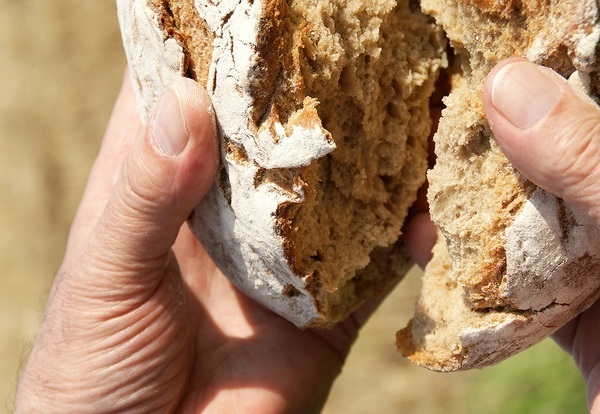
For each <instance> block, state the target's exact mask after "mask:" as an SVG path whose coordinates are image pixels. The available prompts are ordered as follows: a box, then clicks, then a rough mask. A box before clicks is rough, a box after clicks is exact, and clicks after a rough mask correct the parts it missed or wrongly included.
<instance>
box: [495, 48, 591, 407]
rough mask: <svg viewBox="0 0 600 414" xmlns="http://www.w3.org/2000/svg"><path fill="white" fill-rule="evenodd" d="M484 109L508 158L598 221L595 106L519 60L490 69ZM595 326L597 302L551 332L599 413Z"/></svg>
mask: <svg viewBox="0 0 600 414" xmlns="http://www.w3.org/2000/svg"><path fill="white" fill-rule="evenodd" d="M484 108H485V111H486V115H487V118H488V120H489V122H490V124H491V126H492V130H493V132H494V135H495V137H496V139H497V141H498V143H499V145H500V147H501V149H502V150H503V152H504V154H505V155H506V157H507V158H508V159H509V161H510V162H511V163H512V164H513V165H514V166H515V167H516V168H517V169H518V170H519V171H520V172H521V173H522V174H523V175H525V176H526V177H527V178H528V179H530V180H531V181H532V182H534V183H535V184H537V185H539V186H540V187H542V188H544V189H545V190H547V191H549V192H551V193H553V194H555V195H557V196H558V197H561V198H563V199H564V200H565V201H567V202H568V203H570V204H572V205H573V206H575V207H576V208H578V209H579V210H580V211H581V212H583V213H585V214H587V215H588V216H589V217H590V218H592V219H593V220H594V221H595V223H596V225H597V226H598V227H600V108H598V106H597V105H596V104H595V103H594V102H593V101H592V100H591V99H589V98H587V97H585V96H583V95H582V94H578V93H576V92H575V91H574V90H573V89H572V88H571V87H570V85H569V84H568V83H567V82H566V81H565V79H563V78H562V77H560V76H559V75H558V74H556V73H555V72H553V71H551V70H549V69H545V68H541V67H538V66H535V65H533V64H531V63H528V62H525V61H523V60H521V59H509V60H507V61H503V62H501V63H500V64H499V65H498V66H497V67H496V68H495V69H494V70H493V71H492V72H491V73H490V74H489V76H488V78H487V80H486V84H485V92H484ZM599 276H600V275H589V277H599ZM598 332H600V302H599V303H596V304H595V305H594V306H592V307H591V308H590V309H588V310H587V311H585V312H583V313H582V314H580V315H579V316H578V317H577V318H576V319H575V320H573V321H572V322H570V323H569V324H568V325H567V326H565V327H564V328H562V329H561V330H560V331H559V332H557V333H556V334H555V335H554V338H555V340H556V341H557V342H558V343H559V344H560V345H561V346H562V347H563V348H564V349H565V350H566V351H568V352H570V353H571V354H572V355H573V357H574V359H575V362H576V363H577V365H578V367H579V369H580V370H581V372H582V374H583V377H584V379H585V381H586V384H587V390H588V403H589V406H590V409H591V412H592V413H600V335H598Z"/></svg>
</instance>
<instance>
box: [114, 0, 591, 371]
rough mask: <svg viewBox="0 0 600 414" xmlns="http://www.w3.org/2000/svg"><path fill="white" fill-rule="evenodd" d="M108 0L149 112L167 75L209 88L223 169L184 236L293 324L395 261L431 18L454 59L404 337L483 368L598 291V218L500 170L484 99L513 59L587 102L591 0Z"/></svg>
mask: <svg viewBox="0 0 600 414" xmlns="http://www.w3.org/2000/svg"><path fill="white" fill-rule="evenodd" d="M117 4H118V6H119V18H120V22H121V27H122V32H123V39H124V44H125V50H126V52H127V56H128V60H129V64H130V67H131V73H132V76H133V78H134V79H135V85H136V86H137V93H138V97H139V103H140V108H141V113H142V116H143V118H144V119H147V118H148V117H149V116H150V113H151V110H152V108H153V106H154V103H155V101H156V99H157V97H158V95H159V94H160V93H161V91H162V90H163V88H164V87H165V86H166V85H168V84H170V83H171V82H172V81H173V80H174V79H175V78H176V77H179V76H187V77H190V78H192V79H195V80H197V81H198V82H200V83H201V84H202V85H203V86H205V87H206V89H207V90H208V92H209V94H210V96H211V98H212V101H213V104H214V109H215V113H216V115H217V119H218V124H219V128H220V133H221V161H222V164H221V169H220V172H219V174H218V177H217V180H216V182H215V184H214V186H213V188H212V189H211V191H210V193H209V194H208V196H207V197H206V199H205V200H204V201H203V202H202V204H201V205H200V206H198V207H197V208H196V210H195V212H194V214H193V216H192V217H191V218H190V223H191V226H192V228H193V229H194V232H195V234H196V235H197V237H198V238H199V239H200V240H201V241H202V243H203V244H204V246H205V247H206V249H207V251H208V252H209V253H210V254H211V256H212V257H213V259H214V260H215V262H216V263H217V265H218V266H219V267H220V268H221V270H222V271H223V273H224V274H225V275H227V276H228V277H229V278H230V279H231V280H232V282H233V283H234V284H235V285H236V286H237V287H238V288H240V289H241V290H242V291H243V292H245V293H246V294H248V295H250V296H251V297H253V298H254V299H256V300H257V301H259V302H261V303H263V304H264V305H265V306H267V307H269V308H271V309H273V310H274V311H275V312H277V313H279V314H280V315H282V316H284V317H285V318H287V319H289V320H290V321H292V322H293V323H295V324H296V325H298V326H300V327H307V326H331V325H333V324H335V323H336V322H338V321H340V320H342V319H344V318H345V317H347V316H348V314H349V313H350V312H352V310H354V309H355V308H356V307H357V306H358V305H359V304H360V303H362V302H363V301H364V300H366V299H367V298H369V297H370V296H372V295H374V294H376V293H377V292H383V291H386V290H388V289H390V288H391V286H392V285H393V284H394V283H395V282H396V281H397V280H398V279H399V278H400V277H401V276H402V274H403V273H404V271H405V270H406V268H407V266H408V265H409V262H408V259H407V257H406V255H405V253H404V251H403V248H402V234H401V230H402V225H403V221H404V219H405V218H406V215H407V212H408V209H409V207H410V205H411V204H412V203H413V201H414V200H415V198H416V193H417V190H418V189H419V187H420V186H421V185H422V183H423V182H424V180H425V171H426V167H427V136H428V134H429V131H430V127H431V125H430V124H431V123H430V120H429V108H428V101H429V97H430V95H431V94H432V92H433V89H434V83H435V81H436V78H437V76H438V71H439V69H440V67H442V66H443V65H444V62H445V60H444V56H445V55H444V53H445V45H444V42H443V40H442V36H441V34H440V33H441V29H443V31H445V33H446V35H447V37H448V39H449V40H450V45H451V47H452V49H453V53H452V55H453V56H454V59H453V62H451V63H452V65H451V67H450V68H449V72H450V78H451V79H452V85H451V87H452V92H451V94H450V96H448V97H447V98H446V99H445V104H446V109H445V110H444V112H443V115H442V119H441V122H440V125H439V129H438V132H437V134H436V136H435V145H436V156H437V161H436V165H435V167H434V168H433V170H431V171H430V172H429V174H428V179H429V184H430V187H429V195H428V198H429V203H430V208H431V214H432V217H433V220H434V221H435V223H436V225H437V227H438V229H439V237H438V242H437V245H436V247H435V249H434V258H433V260H432V261H431V263H430V264H429V265H428V267H427V269H426V271H425V275H424V279H423V288H422V292H421V295H420V298H419V300H418V303H417V306H416V311H415V316H414V318H413V320H412V321H411V322H410V323H409V325H408V326H407V327H406V328H405V329H403V330H401V331H400V332H398V334H397V345H398V348H399V350H400V351H401V352H402V353H403V354H404V355H406V356H407V357H409V358H410V359H411V360H413V361H415V362H416V363H418V364H420V365H423V366H425V367H427V368H430V369H434V370H440V371H452V370H458V369H468V368H473V367H482V366H485V365H488V364H492V363H495V362H498V361H501V360H502V359H504V358H506V357H508V356H510V355H513V354H514V353H516V352H519V351H521V350H523V349H525V348H527V347H529V346H531V345H533V344H534V343H536V342H538V341H539V340H541V339H542V338H544V337H546V336H548V335H550V334H551V333H552V332H554V331H555V330H556V329H558V328H559V327H560V326H562V325H564V324H565V323H566V322H567V321H568V320H569V319H571V318H572V317H574V316H575V315H577V314H578V313H579V312H581V311H582V310H583V309H585V308H586V307H587V306H589V305H591V304H592V303H593V302H595V301H596V300H597V299H598V297H599V296H600V283H598V282H597V281H596V280H597V277H596V276H597V274H598V272H599V271H600V234H599V232H598V230H597V229H596V228H595V226H594V225H593V224H592V223H590V222H589V220H588V219H586V218H585V217H584V216H582V215H581V214H579V213H578V212H577V211H575V210H573V209H572V208H571V207H570V206H568V205H566V204H565V203H564V202H563V201H562V200H560V199H557V198H556V197H554V196H553V195H550V194H547V193H546V192H544V191H543V190H541V189H539V188H537V187H536V186H534V185H533V184H532V183H530V182H528V181H527V180H526V179H525V178H524V177H522V176H521V175H520V174H519V173H518V172H517V171H516V170H515V169H514V168H513V167H512V166H511V165H510V163H509V162H508V161H507V160H506V158H505V157H504V156H503V154H502V153H501V151H500V149H499V147H498V145H497V143H496V142H495V139H494V137H493V135H492V132H491V128H490V126H489V124H488V123H487V120H486V119H485V116H484V112H483V108H482V97H481V95H482V87H483V82H484V79H485V77H486V75H487V74H488V73H489V71H490V70H491V69H492V67H494V65H495V64H497V63H498V62H499V61H500V60H502V59H504V58H508V57H511V56H521V57H525V58H527V59H529V60H531V61H533V62H536V63H538V64H542V65H545V66H548V67H550V68H552V69H554V70H556V71H558V72H559V73H560V74H562V75H563V76H565V77H567V78H571V79H572V80H573V81H574V82H575V83H577V84H578V85H579V86H580V87H583V88H584V89H586V92H587V93H588V94H589V95H590V96H592V97H595V98H598V97H599V96H600V75H599V68H600V65H599V64H598V63H599V62H598V54H597V51H598V47H599V46H598V45H599V37H600V26H599V23H598V21H599V13H598V3H597V1H596V0H543V1H540V0H422V1H421V2H418V1H416V0H399V1H395V0H382V1H359V0H344V1H342V0H333V1H327V2H323V1H318V0H254V1H251V0H223V1H220V2H213V1H209V0H196V1H191V0H118V1H117ZM421 9H422V10H421ZM422 11H423V12H425V14H423V13H422ZM428 16H429V17H428ZM434 20H435V22H436V24H434V23H433V21H434ZM440 28H441V29H440Z"/></svg>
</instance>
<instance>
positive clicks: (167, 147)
mask: <svg viewBox="0 0 600 414" xmlns="http://www.w3.org/2000/svg"><path fill="white" fill-rule="evenodd" d="M152 138H153V140H154V142H155V144H156V146H157V147H158V149H159V150H160V151H161V152H162V153H163V154H165V155H168V156H176V155H178V154H179V153H181V151H183V149H184V148H185V146H186V144H187V142H188V132H187V128H186V126H185V119H184V117H183V112H182V110H181V104H180V101H179V96H178V95H177V92H176V91H175V90H174V89H173V88H172V87H169V88H167V89H165V91H164V92H163V94H162V96H161V98H160V101H159V102H158V107H157V109H156V115H155V117H154V121H153V123H152Z"/></svg>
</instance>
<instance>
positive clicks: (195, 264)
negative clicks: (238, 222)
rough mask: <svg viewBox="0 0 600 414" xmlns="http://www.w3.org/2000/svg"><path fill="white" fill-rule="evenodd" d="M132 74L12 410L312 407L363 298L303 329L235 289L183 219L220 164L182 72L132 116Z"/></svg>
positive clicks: (201, 105)
mask: <svg viewBox="0 0 600 414" xmlns="http://www.w3.org/2000/svg"><path fill="white" fill-rule="evenodd" d="M134 101H135V99H134V96H133V91H132V87H131V84H130V82H129V78H128V77H127V76H126V79H125V82H124V85H123V88H122V91H121V94H120V97H119V99H118V101H117V103H116V106H115V109H114V112H113V115H112V117H111V121H110V123H109V126H108V129H107V132H106V135H105V137H104V140H103V143H102V148H101V150H100V153H99V155H98V158H97V160H96V162H95V164H94V167H93V169H92V172H91V175H90V177H89V181H88V185H87V188H86V190H85V194H84V197H83V199H82V202H81V204H80V207H79V209H78V212H77V215H76V218H75V220H74V222H73V226H72V229H71V232H70V235H69V241H68V244H67V249H66V253H65V257H64V261H63V263H62V265H61V268H60V270H59V272H58V274H57V276H56V279H55V281H54V284H53V287H52V290H51V292H50V295H49V298H48V303H47V306H46V309H45V313H44V319H43V323H42V326H41V329H40V332H39V334H38V337H37V339H36V341H35V343H34V346H33V349H32V351H31V354H30V357H29V360H28V362H27V364H26V366H25V368H24V370H23V373H22V375H21V379H20V384H19V389H18V391H17V396H16V402H15V412H17V413H25V412H47V413H51V412H61V413H65V412H77V413H79V412H86V413H93V412H108V411H110V412H121V411H127V412H143V413H147V412H172V411H177V412H186V413H188V412H189V413H191V412H200V411H202V412H219V413H221V412H244V413H251V412H260V413H270V412H302V413H305V412H312V411H318V410H319V409H320V407H321V406H322V404H323V403H324V401H325V398H326V396H327V393H328V391H329V389H330V387H331V384H332V382H333V380H334V378H335V377H336V376H337V375H338V374H339V372H340V369H341V365H342V363H343V361H344V358H345V357H346V355H347V353H348V352H349V349H350V346H351V344H352V343H353V342H354V340H355V338H356V336H357V332H358V329H359V327H360V326H361V325H362V324H363V323H364V321H365V320H366V318H367V316H368V315H369V314H370V313H371V311H372V310H373V309H374V307H375V306H376V303H375V302H376V301H374V302H373V303H370V304H367V305H366V306H364V307H363V308H362V309H360V310H359V311H357V312H356V313H355V314H353V315H352V316H351V317H350V318H349V319H348V320H347V321H345V322H344V323H341V324H339V325H338V326H337V327H335V328H334V329H332V330H328V331H324V330H304V331H303V330H300V329H297V328H296V327H295V326H293V325H291V324H290V323H289V322H287V321H285V320H283V319H282V318H280V317H279V316H277V315H275V314H273V313H272V312H270V311H268V310H266V309H264V308H263V307H261V306H260V305H257V304H256V303H254V302H253V301H251V300H249V299H247V298H246V297H245V296H243V295H241V294H240V293H238V292H237V291H236V289H235V288H233V287H232V285H231V284H230V283H229V281H228V280H227V279H226V278H225V277H224V276H223V275H222V274H221V273H220V272H219V270H218V269H217V268H216V267H215V265H214V264H213V262H212V261H211V260H210V258H209V257H208V256H207V254H206V252H205V251H204V249H203V248H202V246H201V244H200V243H198V241H197V240H196V239H195V238H194V237H193V236H192V234H191V233H190V231H189V230H188V228H187V225H185V221H186V218H187V217H188V216H189V215H190V213H191V211H192V210H193V208H194V206H196V205H197V204H198V203H199V201H200V200H201V198H202V197H203V195H204V194H205V193H206V192H207V191H208V189H209V187H210V185H211V183H212V181H213V179H214V175H215V171H216V169H217V164H218V161H217V158H218V157H217V151H218V150H217V143H216V138H215V134H216V133H215V128H214V122H213V119H212V115H211V112H210V104H209V99H208V97H207V96H206V94H205V93H204V92H203V91H202V90H201V88H200V87H199V86H198V85H197V84H196V83H194V82H192V81H189V80H184V79H182V80H180V81H179V82H177V83H176V84H175V85H174V86H172V87H170V88H169V89H168V91H167V92H165V94H164V95H163V97H162V98H161V100H160V103H159V105H158V110H157V112H156V114H155V116H154V117H153V118H151V120H150V121H149V122H148V126H147V127H144V126H142V125H141V123H140V120H139V117H138V112H137V108H136V105H135V102H134Z"/></svg>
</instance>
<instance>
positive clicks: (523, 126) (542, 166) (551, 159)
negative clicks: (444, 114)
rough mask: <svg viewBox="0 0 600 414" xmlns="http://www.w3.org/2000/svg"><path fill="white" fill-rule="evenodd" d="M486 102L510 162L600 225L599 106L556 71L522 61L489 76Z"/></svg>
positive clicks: (511, 61) (502, 66)
mask: <svg viewBox="0 0 600 414" xmlns="http://www.w3.org/2000/svg"><path fill="white" fill-rule="evenodd" d="M483 100H484V108H485V112H486V115H487V117H488V120H489V122H490V125H491V127H492V130H493V132H494V135H495V136H496V139H497V141H498V143H499V145H500V147H501V149H502V151H503V152H504V154H505V155H506V157H507V158H508V159H509V161H510V162H511V163H512V164H513V165H514V166H515V167H516V168H517V169H518V170H519V171H520V172H521V173H522V174H523V175H525V176H526V177H527V178H528V179H529V180H531V181H532V182H533V183H535V184H537V185H538V186H540V187H542V188H543V189H545V190H547V191H549V192H551V193H553V194H555V195H557V196H558V197H560V198H562V199H564V200H565V201H567V202H568V203H570V204H572V205H574V206H575V207H577V208H578V209H579V210H580V211H581V212H583V213H586V214H587V215H589V216H590V217H591V218H592V219H594V220H595V222H596V224H598V225H599V226H600V108H598V106H597V105H596V104H595V103H594V102H593V101H592V100H591V99H589V98H588V97H587V96H585V95H584V94H583V93H579V92H576V91H575V90H574V89H572V88H571V86H570V85H569V83H568V82H567V81H566V80H565V79H564V78H562V77H561V76H560V75H558V74H557V73H555V72H554V71H552V70H550V69H548V68H544V67H541V66H537V65H534V64H532V63H529V62H526V61H524V60H522V59H509V60H506V61H503V62H501V63H500V64H499V65H498V66H496V68H494V70H492V72H490V74H489V75H488V77H487V79H486V83H485V88H484V98H483Z"/></svg>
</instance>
